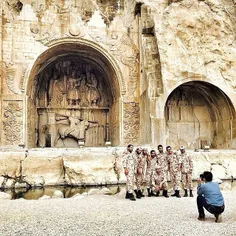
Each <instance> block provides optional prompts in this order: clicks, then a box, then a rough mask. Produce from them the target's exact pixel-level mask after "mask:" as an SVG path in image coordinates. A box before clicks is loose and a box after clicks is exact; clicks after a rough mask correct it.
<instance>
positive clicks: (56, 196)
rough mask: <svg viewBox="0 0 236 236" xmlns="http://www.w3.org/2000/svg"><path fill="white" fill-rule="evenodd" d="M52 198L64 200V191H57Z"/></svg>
mask: <svg viewBox="0 0 236 236" xmlns="http://www.w3.org/2000/svg"><path fill="white" fill-rule="evenodd" d="M52 198H64V195H63V193H62V191H60V190H56V191H55V192H54V193H53V195H52Z"/></svg>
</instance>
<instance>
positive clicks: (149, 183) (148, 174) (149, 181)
mask: <svg viewBox="0 0 236 236" xmlns="http://www.w3.org/2000/svg"><path fill="white" fill-rule="evenodd" d="M152 175H153V170H147V172H146V186H147V188H151V186H152Z"/></svg>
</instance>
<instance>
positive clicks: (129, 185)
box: [126, 171, 135, 193]
mask: <svg viewBox="0 0 236 236" xmlns="http://www.w3.org/2000/svg"><path fill="white" fill-rule="evenodd" d="M126 179H127V181H126V190H127V191H128V192H129V193H133V191H134V189H135V174H134V172H131V171H129V173H128V175H126Z"/></svg>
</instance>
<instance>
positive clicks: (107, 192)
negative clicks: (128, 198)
mask: <svg viewBox="0 0 236 236" xmlns="http://www.w3.org/2000/svg"><path fill="white" fill-rule="evenodd" d="M100 193H101V194H104V195H112V192H111V190H110V189H108V188H102V189H101V191H100Z"/></svg>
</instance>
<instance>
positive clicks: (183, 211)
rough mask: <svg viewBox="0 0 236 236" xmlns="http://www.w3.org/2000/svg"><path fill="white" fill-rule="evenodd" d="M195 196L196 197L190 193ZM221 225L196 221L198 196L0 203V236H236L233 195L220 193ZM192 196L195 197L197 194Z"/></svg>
mask: <svg viewBox="0 0 236 236" xmlns="http://www.w3.org/2000/svg"><path fill="white" fill-rule="evenodd" d="M194 193H195V192H194ZM222 193H223V195H224V198H225V202H226V209H225V212H224V214H223V222H222V223H215V222H214V217H213V215H211V214H209V213H206V221H205V222H201V221H198V220H197V216H198V214H197V209H196V197H194V198H190V197H188V198H183V197H182V198H180V199H178V198H175V197H171V198H169V199H166V198H164V197H151V198H148V197H144V198H142V199H138V200H137V201H135V202H133V201H130V200H126V199H124V196H104V195H90V196H85V197H84V198H82V199H73V198H68V199H49V200H23V199H19V200H1V201H0V207H1V211H0V235H1V236H5V235H6V236H11V235H14V236H17V235H30V236H31V235H32V236H33V235H56V236H60V235H66V236H68V235H73V236H74V235H89V236H92V235H109V236H111V235H132V236H134V235H135V236H136V235H145V236H146V235H165V236H169V235H170V236H171V235H173V236H178V235H184V236H187V235H191V236H192V235H201V236H204V235H214V236H218V235H219V236H222V235H227V236H228V235H232V236H235V235H236V213H235V212H236V211H235V209H236V207H235V206H236V197H235V195H236V192H235V191H222ZM195 195H196V193H195Z"/></svg>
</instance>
